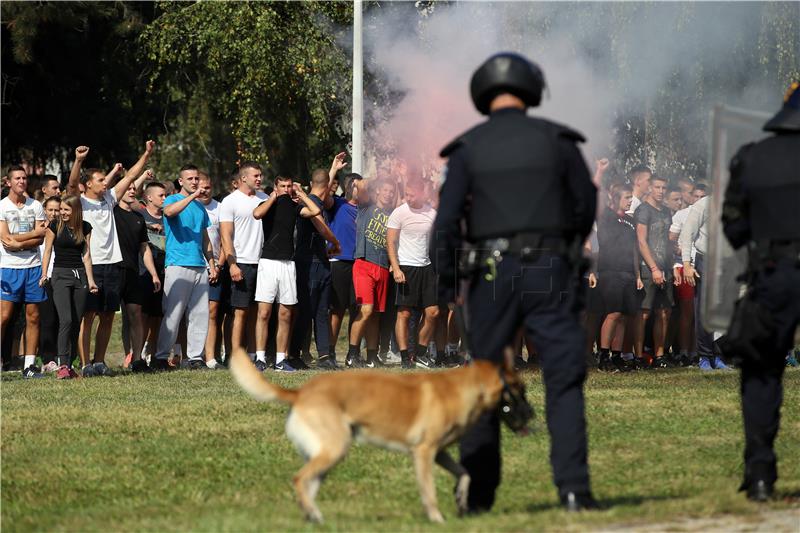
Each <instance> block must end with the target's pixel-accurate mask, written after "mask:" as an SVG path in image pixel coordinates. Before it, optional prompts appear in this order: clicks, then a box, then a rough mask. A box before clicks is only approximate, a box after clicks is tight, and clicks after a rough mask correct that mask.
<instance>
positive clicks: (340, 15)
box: [141, 2, 352, 175]
mask: <svg viewBox="0 0 800 533" xmlns="http://www.w3.org/2000/svg"><path fill="white" fill-rule="evenodd" d="M351 16H352V12H351V11H350V6H349V4H343V3H328V2H303V3H297V2H199V3H191V4H186V3H177V2H163V3H159V4H158V6H157V17H156V18H155V20H154V21H153V23H152V24H150V26H149V27H148V28H147V29H146V31H145V32H144V33H143V34H142V36H141V43H142V45H143V49H144V50H146V53H147V59H148V61H149V62H150V64H151V65H153V71H152V72H151V74H150V79H149V83H150V87H149V88H150V90H151V91H152V92H154V93H160V94H161V95H162V96H163V97H164V98H166V101H165V102H163V105H164V106H165V107H166V108H167V109H168V110H169V111H168V113H167V117H168V119H171V120H178V119H180V117H183V121H184V124H183V127H184V128H186V129H187V132H191V131H192V130H193V129H194V126H195V124H194V120H195V119H194V118H192V115H193V114H196V113H197V109H196V108H195V106H206V107H205V109H204V110H203V112H204V114H205V116H206V117H208V118H210V120H211V122H214V121H216V122H218V125H219V126H220V131H218V134H219V136H220V137H223V138H224V137H228V138H229V141H230V143H223V145H224V144H232V146H233V147H234V148H235V152H233V153H231V152H228V153H227V154H222V153H210V152H209V153H207V154H206V155H208V156H210V157H211V159H213V160H215V161H217V162H221V163H224V164H228V166H231V165H232V164H233V163H234V162H235V161H232V160H231V157H237V158H238V159H248V160H257V161H260V162H261V163H263V164H267V165H268V166H269V167H270V168H271V169H272V170H273V171H274V172H282V173H288V174H292V175H305V174H306V173H307V172H308V170H309V169H310V167H311V166H313V165H315V164H322V163H325V164H327V160H328V158H329V157H330V154H331V145H333V146H340V147H341V146H343V145H344V143H345V142H346V138H347V137H349V132H346V131H342V129H341V128H339V127H337V120H338V119H339V118H340V117H341V116H342V115H344V114H346V113H347V112H348V111H347V110H348V108H349V91H350V67H349V60H348V57H347V54H346V52H345V51H344V50H343V49H342V47H340V46H337V43H336V38H337V33H336V30H335V29H334V26H333V24H335V23H346V22H347V21H348V19H349V18H350V17H351ZM210 133H211V131H210V130H208V129H206V130H205V131H195V132H194V134H195V135H196V136H197V137H196V138H197V139H198V140H199V139H201V138H202V137H203V136H204V135H209V134H210ZM203 144H204V145H205V146H206V147H207V148H208V147H209V145H210V143H208V142H205V141H204V142H203ZM211 149H212V150H213V148H211Z"/></svg>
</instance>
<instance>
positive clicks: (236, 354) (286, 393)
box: [229, 348, 297, 404]
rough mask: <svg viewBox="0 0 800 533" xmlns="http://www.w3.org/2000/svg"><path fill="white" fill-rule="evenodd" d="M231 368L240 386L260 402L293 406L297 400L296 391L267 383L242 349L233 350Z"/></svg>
mask: <svg viewBox="0 0 800 533" xmlns="http://www.w3.org/2000/svg"><path fill="white" fill-rule="evenodd" d="M229 368H230V372H231V374H233V378H234V379H235V380H236V382H237V383H238V384H239V386H240V387H242V388H243V389H244V390H245V392H247V393H248V394H249V395H250V396H252V397H253V398H255V399H256V400H258V401H260V402H271V401H273V400H278V401H280V402H285V403H290V404H291V403H294V401H295V399H296V398H297V391H296V390H291V389H284V388H283V387H279V386H278V385H275V384H273V383H270V382H269V381H267V379H266V378H265V377H264V376H263V375H262V374H261V372H259V371H258V369H257V368H256V367H255V365H254V364H253V363H252V361H250V357H249V356H248V355H247V353H245V351H244V350H242V349H241V348H236V349H235V350H233V356H232V357H231V362H230V365H229Z"/></svg>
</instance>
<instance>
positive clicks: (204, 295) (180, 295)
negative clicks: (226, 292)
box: [156, 265, 208, 360]
mask: <svg viewBox="0 0 800 533" xmlns="http://www.w3.org/2000/svg"><path fill="white" fill-rule="evenodd" d="M162 309H163V310H164V318H163V319H162V320H161V330H160V331H159V333H158V346H157V347H156V358H157V359H167V358H168V357H169V351H170V349H171V348H172V346H173V345H174V344H175V340H176V339H177V338H178V329H179V328H180V325H181V319H182V318H183V314H184V313H186V314H187V317H186V322H187V329H186V352H187V355H188V356H189V359H200V360H202V359H204V357H203V356H204V353H205V347H206V335H207V334H208V272H206V267H182V266H173V265H171V266H168V267H167V268H166V269H165V270H164V299H163V300H162Z"/></svg>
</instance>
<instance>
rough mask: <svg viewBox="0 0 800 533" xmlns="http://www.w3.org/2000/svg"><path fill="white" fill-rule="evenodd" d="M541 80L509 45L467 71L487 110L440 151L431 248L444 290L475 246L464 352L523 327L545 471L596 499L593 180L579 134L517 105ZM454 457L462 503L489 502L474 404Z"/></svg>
mask: <svg viewBox="0 0 800 533" xmlns="http://www.w3.org/2000/svg"><path fill="white" fill-rule="evenodd" d="M544 86H545V81H544V75H543V73H542V71H541V70H540V69H539V67H537V66H536V65H535V64H533V63H532V62H530V61H528V60H527V59H526V58H524V57H522V56H520V55H517V54H513V53H501V54H497V55H495V56H492V57H490V58H489V59H488V60H487V61H486V62H485V63H484V64H483V65H481V66H480V68H478V70H477V71H476V72H475V73H474V74H473V76H472V80H471V84H470V91H471V94H472V100H473V102H474V104H475V106H476V107H477V109H478V110H479V111H480V112H481V113H482V114H484V115H488V116H489V118H488V120H486V121H485V122H482V123H481V124H479V125H477V126H475V127H474V128H472V129H471V130H469V131H467V132H466V133H464V134H462V135H461V136H459V137H458V138H457V139H456V140H454V141H453V142H452V143H450V144H449V145H448V146H446V147H445V148H444V149H443V150H442V152H441V156H442V157H447V158H448V163H447V170H446V175H445V181H444V184H443V185H442V189H441V194H440V200H439V210H438V214H437V217H436V222H435V225H434V239H433V241H432V247H433V249H432V257H435V261H436V267H437V271H438V272H439V275H440V297H441V298H442V299H444V300H446V301H448V302H454V301H455V287H456V285H457V274H456V266H457V265H456V262H457V261H458V259H457V257H458V256H459V255H463V254H461V253H460V250H462V247H463V241H464V240H466V241H468V242H469V243H470V245H471V246H472V247H473V249H474V250H475V252H476V253H473V254H469V255H468V257H470V258H471V260H470V261H469V263H470V264H469V265H467V266H466V268H464V269H463V270H466V271H467V273H466V274H464V273H463V272H462V275H466V276H467V277H468V278H469V280H470V288H469V293H468V309H469V326H470V327H469V338H470V343H471V348H472V354H473V357H475V358H480V359H491V360H495V361H501V359H502V358H503V356H504V349H505V347H506V346H508V345H509V344H511V343H512V341H513V339H514V335H515V333H516V332H517V331H518V329H519V328H520V327H524V328H525V330H526V332H527V334H528V335H529V336H530V337H531V338H532V339H533V343H534V345H535V347H536V351H537V353H538V354H539V357H540V359H541V367H542V373H543V377H544V384H545V398H546V419H547V428H548V430H549V432H550V437H551V447H550V462H551V465H552V469H553V480H554V482H555V485H556V487H557V488H558V493H559V497H560V499H561V502H562V504H563V505H565V506H566V508H567V509H569V510H581V509H591V508H594V507H596V506H597V504H596V502H595V501H594V499H593V497H592V494H591V490H590V484H589V467H588V463H587V442H586V421H585V418H584V398H583V383H584V380H585V378H586V357H585V353H584V346H585V342H584V335H585V334H584V332H583V329H582V326H581V324H580V322H579V320H578V312H579V311H580V300H581V299H580V298H579V295H578V291H579V287H580V284H579V279H578V278H579V270H580V269H579V268H576V267H577V262H578V261H580V257H579V250H580V249H581V244H582V243H583V241H584V239H585V238H586V236H587V235H588V234H589V232H590V230H591V227H592V223H593V221H594V216H595V206H596V198H597V195H596V194H597V191H596V189H595V187H594V185H593V184H592V182H591V180H590V176H589V170H588V168H587V167H586V163H585V162H584V160H583V157H582V155H581V152H580V150H579V149H578V146H577V143H579V142H583V141H584V140H585V139H584V138H583V136H582V135H581V134H580V133H578V132H576V131H574V130H572V129H570V128H568V127H565V126H562V125H559V124H556V123H553V122H550V121H548V120H544V119H541V118H534V117H529V116H527V114H526V110H527V109H528V108H529V107H536V106H538V105H539V103H540V101H541V96H542V91H543V89H544ZM464 232H465V233H464ZM576 251H578V253H575V252H576ZM461 463H462V465H463V466H464V467H465V468H466V469H467V471H468V472H469V474H470V477H471V479H472V482H471V485H470V491H469V500H468V504H469V509H470V511H473V512H479V511H484V510H488V509H490V508H491V506H492V505H493V503H494V498H495V490H496V488H497V486H498V485H499V483H500V469H501V463H500V422H499V418H498V415H497V414H494V413H492V414H488V415H486V416H484V417H483V418H481V419H480V420H479V421H478V422H477V423H476V425H475V426H474V427H473V428H472V429H471V430H470V431H469V432H468V433H467V434H466V435H465V437H464V438H463V440H462V441H461Z"/></svg>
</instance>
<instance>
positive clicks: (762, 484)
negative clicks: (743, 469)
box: [747, 479, 775, 503]
mask: <svg viewBox="0 0 800 533" xmlns="http://www.w3.org/2000/svg"><path fill="white" fill-rule="evenodd" d="M774 490H775V488H774V487H773V485H772V483H768V482H766V481H764V480H763V479H759V480H758V481H754V482H753V483H751V484H750V485H748V486H747V499H748V500H750V501H752V502H759V503H763V502H768V501H769V500H771V499H772V494H773V492H774Z"/></svg>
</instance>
